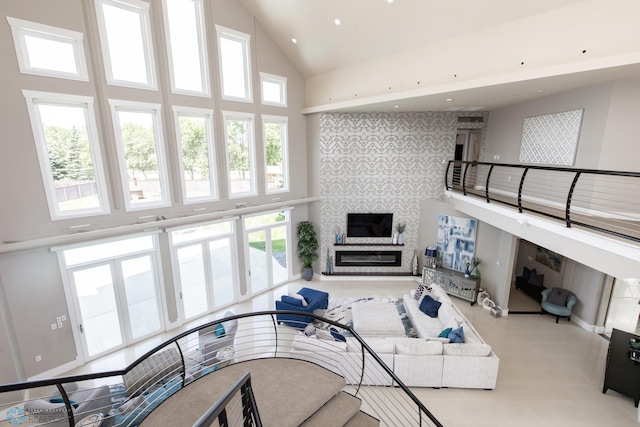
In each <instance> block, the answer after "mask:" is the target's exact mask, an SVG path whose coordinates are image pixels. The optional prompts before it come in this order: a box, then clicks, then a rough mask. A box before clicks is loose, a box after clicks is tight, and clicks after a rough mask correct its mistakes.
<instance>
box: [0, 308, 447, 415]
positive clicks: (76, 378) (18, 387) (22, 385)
mask: <svg viewBox="0 0 640 427" xmlns="http://www.w3.org/2000/svg"><path fill="white" fill-rule="evenodd" d="M276 315H284V316H299V317H300V318H301V319H303V318H312V319H314V320H317V321H320V322H324V323H326V324H329V325H332V326H335V327H337V328H341V329H343V330H345V331H348V332H349V333H350V334H351V335H352V336H353V337H354V338H355V339H356V340H357V341H358V343H359V344H360V347H361V349H362V350H363V351H362V363H361V366H360V369H361V372H362V373H361V375H360V383H359V384H357V390H358V391H357V392H356V396H357V395H358V392H359V391H360V389H361V386H362V384H363V380H364V371H365V368H366V363H365V361H366V359H365V355H366V354H368V355H369V356H370V357H371V359H373V360H374V361H375V363H376V364H377V365H378V366H376V368H378V369H381V370H382V371H384V372H385V373H386V374H387V375H389V377H390V378H391V379H392V381H393V383H394V384H396V385H397V387H399V388H400V389H402V391H403V392H404V394H405V395H406V397H407V398H408V399H409V400H410V401H411V403H412V404H413V405H415V406H414V407H415V409H416V411H417V413H418V419H419V423H420V425H423V422H425V421H426V419H428V420H429V421H430V422H431V423H433V425H435V426H437V427H442V424H441V423H440V422H439V421H438V420H437V419H436V418H435V416H434V415H433V414H432V413H431V412H430V411H429V410H428V409H427V408H426V407H425V406H424V404H423V403H422V402H421V401H420V400H419V399H418V398H417V397H416V396H415V395H414V394H413V392H411V390H410V389H409V388H408V387H407V386H406V385H405V384H404V383H403V382H402V381H401V380H400V379H399V378H398V377H397V376H396V374H395V373H394V372H393V370H392V369H391V368H389V367H388V366H387V365H386V364H385V363H384V362H383V361H382V359H381V358H380V357H379V356H378V354H376V353H375V352H374V351H373V350H372V349H371V347H369V345H368V344H367V343H366V342H365V341H364V340H363V339H362V337H361V336H360V335H359V334H358V333H357V332H356V331H355V330H354V329H353V328H352V327H350V326H348V325H344V324H341V323H338V322H336V321H334V320H331V319H327V318H324V317H322V316H318V315H316V314H313V313H301V312H299V311H288V310H277V311H276V310H268V311H258V312H251V313H242V314H234V315H231V316H227V317H225V318H222V319H218V320H214V321H211V322H208V323H205V324H203V325H200V326H197V327H194V328H192V329H189V330H187V331H185V332H182V333H180V334H178V335H176V336H174V337H172V338H170V339H168V340H166V341H165V342H163V343H161V344H159V345H157V346H155V347H154V348H153V349H151V350H149V351H147V352H146V353H145V354H144V355H142V356H141V357H139V358H138V359H136V360H135V361H134V362H132V363H131V364H129V365H128V366H127V367H126V368H124V369H121V370H113V371H107V372H101V373H91V374H82V375H72V376H65V377H59V378H51V379H42V380H34V381H27V382H17V383H10V384H2V385H0V393H6V392H14V391H24V390H29V389H34V388H38V387H47V386H55V387H57V388H58V389H62V385H63V384H68V383H73V382H81V381H89V380H96V379H104V378H109V377H116V376H124V375H126V374H127V373H129V372H130V371H131V370H132V369H134V368H135V367H136V366H138V365H139V364H141V363H142V362H144V361H145V360H146V359H147V358H149V357H150V356H152V355H154V354H156V353H158V352H160V351H161V350H163V349H166V348H168V347H169V346H172V345H175V346H176V347H177V348H178V349H179V353H180V361H181V368H180V372H179V374H180V376H181V380H182V386H183V387H184V386H185V385H186V383H185V381H186V380H185V375H186V363H185V358H184V355H183V349H182V348H181V346H180V342H179V341H180V340H181V339H183V338H186V337H188V336H189V335H191V334H194V333H197V332H198V331H200V330H203V329H206V328H210V327H212V326H214V327H215V326H216V325H218V324H220V323H223V322H228V321H232V320H235V319H238V320H239V319H245V318H255V317H261V316H267V317H270V318H271V324H272V326H273V333H274V335H275V341H276V342H277V341H278V340H279V335H278V328H277V322H276V320H275V319H276ZM365 353H366V354H365ZM275 354H277V348H276V350H275V351H274V357H275ZM175 373H176V372H174V374H175ZM174 378H175V377H174ZM61 398H62V399H63V401H64V403H65V406H67V411H69V417H68V421H69V426H71V427H73V426H74V425H75V424H74V421H75V420H74V417H73V413H72V411H71V405H72V404H73V403H76V402H71V401H70V400H69V397H68V395H67V394H66V393H64V391H63V392H62V393H61ZM424 417H426V419H425V418H424Z"/></svg>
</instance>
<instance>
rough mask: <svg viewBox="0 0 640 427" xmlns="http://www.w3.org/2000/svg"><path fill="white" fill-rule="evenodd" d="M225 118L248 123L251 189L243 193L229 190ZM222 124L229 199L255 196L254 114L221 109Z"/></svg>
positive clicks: (229, 161)
mask: <svg viewBox="0 0 640 427" xmlns="http://www.w3.org/2000/svg"><path fill="white" fill-rule="evenodd" d="M227 120H242V121H248V122H249V123H250V131H251V138H250V141H249V170H250V172H251V179H250V181H251V190H250V191H248V192H245V193H235V194H233V193H232V191H231V159H230V158H229V136H228V134H227ZM222 124H223V126H224V151H225V158H226V165H227V186H228V187H227V190H228V194H229V199H239V198H243V197H251V196H256V195H257V194H258V189H257V185H256V181H257V178H256V177H257V171H256V131H255V127H256V125H255V115H254V114H253V113H240V112H237V111H223V112H222Z"/></svg>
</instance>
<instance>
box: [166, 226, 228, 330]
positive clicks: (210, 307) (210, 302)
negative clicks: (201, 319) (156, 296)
mask: <svg viewBox="0 0 640 427" xmlns="http://www.w3.org/2000/svg"><path fill="white" fill-rule="evenodd" d="M237 219H238V217H230V218H224V219H220V220H215V221H210V222H203V223H197V224H189V225H187V226H180V227H170V228H167V229H166V232H167V234H168V236H169V246H170V248H171V269H172V271H173V281H174V283H176V286H174V289H175V297H176V301H177V302H178V304H176V305H177V307H178V315H179V317H180V321H181V323H183V322H184V321H188V320H191V319H192V318H195V317H198V316H194V317H191V318H189V319H187V318H185V314H184V307H183V304H182V295H181V294H180V293H181V292H182V284H181V282H180V263H179V261H178V249H180V248H182V247H187V246H193V245H197V244H200V245H202V248H203V252H202V253H203V256H204V255H205V254H208V253H209V248H208V245H207V244H208V243H209V242H212V241H214V240H219V239H225V238H230V239H229V240H230V242H231V252H232V256H231V261H232V262H233V266H232V275H233V283H234V300H233V302H231V303H229V304H225V305H215V301H214V299H213V283H212V280H213V279H212V278H211V266H210V265H209V262H210V261H209V260H208V259H207V257H206V256H204V267H205V272H204V273H205V280H206V290H207V313H205V314H202V315H206V314H208V313H211V312H213V311H216V310H221V309H223V308H224V307H227V306H229V305H232V304H235V303H237V302H238V296H239V295H240V288H239V280H238V279H239V272H238V247H237V240H238V239H237V227H236V220H237ZM221 222H228V223H230V225H231V231H230V232H228V233H223V234H222V233H221V234H218V235H215V236H206V237H203V238H195V239H193V240H189V241H185V242H180V243H174V241H173V237H172V233H173V232H174V231H180V230H185V229H190V228H195V227H203V226H206V225H211V224H217V223H221Z"/></svg>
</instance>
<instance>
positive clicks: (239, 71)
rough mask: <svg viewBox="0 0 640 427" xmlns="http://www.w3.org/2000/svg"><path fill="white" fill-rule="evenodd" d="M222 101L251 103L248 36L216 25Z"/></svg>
mask: <svg viewBox="0 0 640 427" xmlns="http://www.w3.org/2000/svg"><path fill="white" fill-rule="evenodd" d="M216 30H217V35H218V59H219V63H220V76H221V79H222V99H227V100H230V101H242V102H253V96H252V94H251V56H250V54H249V53H250V50H249V41H250V37H249V35H248V34H244V33H241V32H239V31H235V30H231V29H229V28H225V27H222V26H220V25H216Z"/></svg>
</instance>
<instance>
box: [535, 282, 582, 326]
mask: <svg viewBox="0 0 640 427" xmlns="http://www.w3.org/2000/svg"><path fill="white" fill-rule="evenodd" d="M577 301H578V299H577V298H576V296H575V295H574V294H573V293H572V292H570V291H568V290H566V289H562V288H551V289H545V290H544V291H542V302H541V303H540V305H541V307H542V310H541V311H540V314H544V313H545V312H546V313H550V314H554V315H555V316H556V323H558V320H559V319H560V318H561V317H567V320H571V310H573V306H574V305H575V304H576V302H577Z"/></svg>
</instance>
